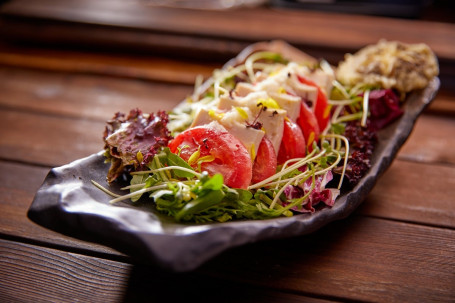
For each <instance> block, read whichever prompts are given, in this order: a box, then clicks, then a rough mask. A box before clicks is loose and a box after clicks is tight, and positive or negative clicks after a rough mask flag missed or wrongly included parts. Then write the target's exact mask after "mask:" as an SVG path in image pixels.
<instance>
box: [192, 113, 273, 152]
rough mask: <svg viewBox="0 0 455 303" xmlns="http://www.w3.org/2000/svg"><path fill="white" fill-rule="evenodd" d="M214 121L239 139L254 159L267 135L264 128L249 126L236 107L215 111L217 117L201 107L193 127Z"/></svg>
mask: <svg viewBox="0 0 455 303" xmlns="http://www.w3.org/2000/svg"><path fill="white" fill-rule="evenodd" d="M245 110H248V109H245ZM248 111H249V110H248ZM214 118H215V119H214ZM213 122H216V123H218V124H220V125H221V126H223V127H224V128H225V129H226V130H227V131H228V132H229V133H230V134H231V135H233V136H234V137H236V138H237V139H239V141H240V142H242V144H243V145H244V146H245V148H246V149H247V150H248V153H249V154H250V157H251V159H252V160H253V161H254V159H255V158H256V155H257V153H258V148H259V144H261V141H262V138H263V137H264V135H265V132H264V131H263V130H260V129H254V128H251V127H247V125H246V123H245V120H244V119H243V118H242V117H240V114H239V113H238V112H237V111H236V110H235V109H234V110H231V111H229V112H227V113H215V117H213V115H212V116H211V115H210V114H209V111H208V110H206V109H201V110H200V111H199V112H198V114H197V115H196V117H195V119H194V121H193V124H192V125H191V127H194V126H200V125H207V124H210V123H213Z"/></svg>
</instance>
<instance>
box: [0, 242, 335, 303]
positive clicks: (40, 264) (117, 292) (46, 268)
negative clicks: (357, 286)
mask: <svg viewBox="0 0 455 303" xmlns="http://www.w3.org/2000/svg"><path fill="white" fill-rule="evenodd" d="M43 273H45V274H43ZM214 298H216V301H217V302H233V301H235V302H251V300H259V301H261V302H328V301H327V300H324V299H318V298H314V297H309V296H302V295H296V294H292V293H286V292H281V291H277V290H273V289H258V288H255V287H251V286H248V285H241V284H239V283H236V282H235V281H234V282H230V281H223V280H220V279H216V278H211V277H205V276H202V275H200V274H188V275H173V274H169V273H165V272H160V271H157V270H156V269H154V268H148V267H144V266H140V265H136V266H132V265H130V264H126V263H121V262H116V261H110V260H106V259H102V258H94V257H88V256H85V255H81V254H74V253H68V252H65V251H60V250H55V249H49V248H45V247H39V246H34V245H29V244H21V243H17V242H12V241H6V240H0V300H1V301H2V302H10V301H14V302H163V301H167V302H183V301H190V302H193V301H194V302H196V301H197V302H213V300H214ZM332 302H333V301H332Z"/></svg>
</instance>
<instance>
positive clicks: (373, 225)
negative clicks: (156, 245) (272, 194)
mask: <svg viewBox="0 0 455 303" xmlns="http://www.w3.org/2000/svg"><path fill="white" fill-rule="evenodd" d="M454 255H455V230H449V229H438V228H432V227H425V226H418V225H413V224H405V223H398V222H392V221H386V220H378V219H371V218H362V217H357V216H351V217H350V218H349V219H347V220H344V221H342V222H335V223H333V224H331V225H329V226H327V227H325V228H323V229H322V230H320V231H318V232H316V233H314V234H312V235H310V236H306V237H297V238H293V239H288V240H277V241H270V242H266V243H261V244H256V245H251V246H249V247H241V248H237V249H234V250H231V251H229V252H226V253H224V254H223V255H222V256H220V257H219V258H216V259H214V260H212V261H211V262H209V263H208V264H207V265H205V266H204V267H203V268H202V269H201V271H202V272H204V273H205V274H207V275H213V276H214V277H220V276H222V277H223V278H225V279H230V280H235V281H239V282H241V283H253V284H254V285H256V286H259V287H266V288H278V289H282V290H283V291H291V292H294V293H306V292H312V293H320V294H325V295H328V296H331V297H335V298H344V297H346V296H348V297H349V298H350V300H354V301H357V300H358V301H369V302H375V301H381V302H403V301H407V302H434V301H438V302H439V301H441V302H451V301H453V298H454V297H455V287H454V285H455V271H454V268H455V263H454V262H455V259H454V258H453V256H454Z"/></svg>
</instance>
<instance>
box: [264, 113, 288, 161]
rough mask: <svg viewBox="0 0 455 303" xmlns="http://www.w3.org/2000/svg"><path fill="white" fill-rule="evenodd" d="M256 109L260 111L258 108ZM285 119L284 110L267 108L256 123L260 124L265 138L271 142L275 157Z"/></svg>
mask: <svg viewBox="0 0 455 303" xmlns="http://www.w3.org/2000/svg"><path fill="white" fill-rule="evenodd" d="M258 109H259V110H260V108H258ZM259 110H258V112H259ZM285 118H286V111H285V110H282V109H273V108H268V109H267V110H266V111H263V112H262V113H261V114H260V115H259V118H258V121H259V122H261V123H262V127H263V129H264V130H265V133H266V135H267V138H268V139H269V140H270V141H271V142H272V144H273V147H274V149H275V152H276V154H277V155H278V151H279V150H280V145H281V139H283V130H284V119H285Z"/></svg>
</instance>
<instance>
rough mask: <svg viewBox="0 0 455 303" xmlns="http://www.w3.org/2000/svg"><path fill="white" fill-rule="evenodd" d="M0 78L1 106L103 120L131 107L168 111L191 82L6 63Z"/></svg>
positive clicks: (188, 91)
mask: <svg viewBox="0 0 455 303" xmlns="http://www.w3.org/2000/svg"><path fill="white" fill-rule="evenodd" d="M194 76H196V75H194ZM0 79H2V81H1V83H0V89H1V90H2V95H1V96H0V105H1V106H2V107H6V108H12V109H15V110H23V111H27V112H29V111H33V112H40V113H44V114H46V115H58V116H68V117H78V118H80V119H83V120H85V119H88V120H98V121H103V122H104V121H106V120H107V119H110V118H111V117H112V116H113V115H114V114H115V113H116V112H119V111H120V112H124V113H128V112H129V111H130V110H131V109H133V108H140V109H142V110H143V111H144V112H156V111H158V110H166V111H169V110H171V109H172V108H173V107H175V105H177V104H178V103H179V102H180V101H181V100H183V99H184V98H185V97H186V96H188V95H189V94H190V93H191V91H192V89H193V86H194V84H191V85H179V84H175V83H174V84H166V83H156V82H145V81H139V80H134V79H121V78H116V77H103V76H97V75H87V74H84V75H80V74H77V73H58V72H55V73H54V72H42V71H35V70H28V69H25V70H24V69H16V68H7V67H2V68H0ZM76 104H77V106H75V105H76Z"/></svg>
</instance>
